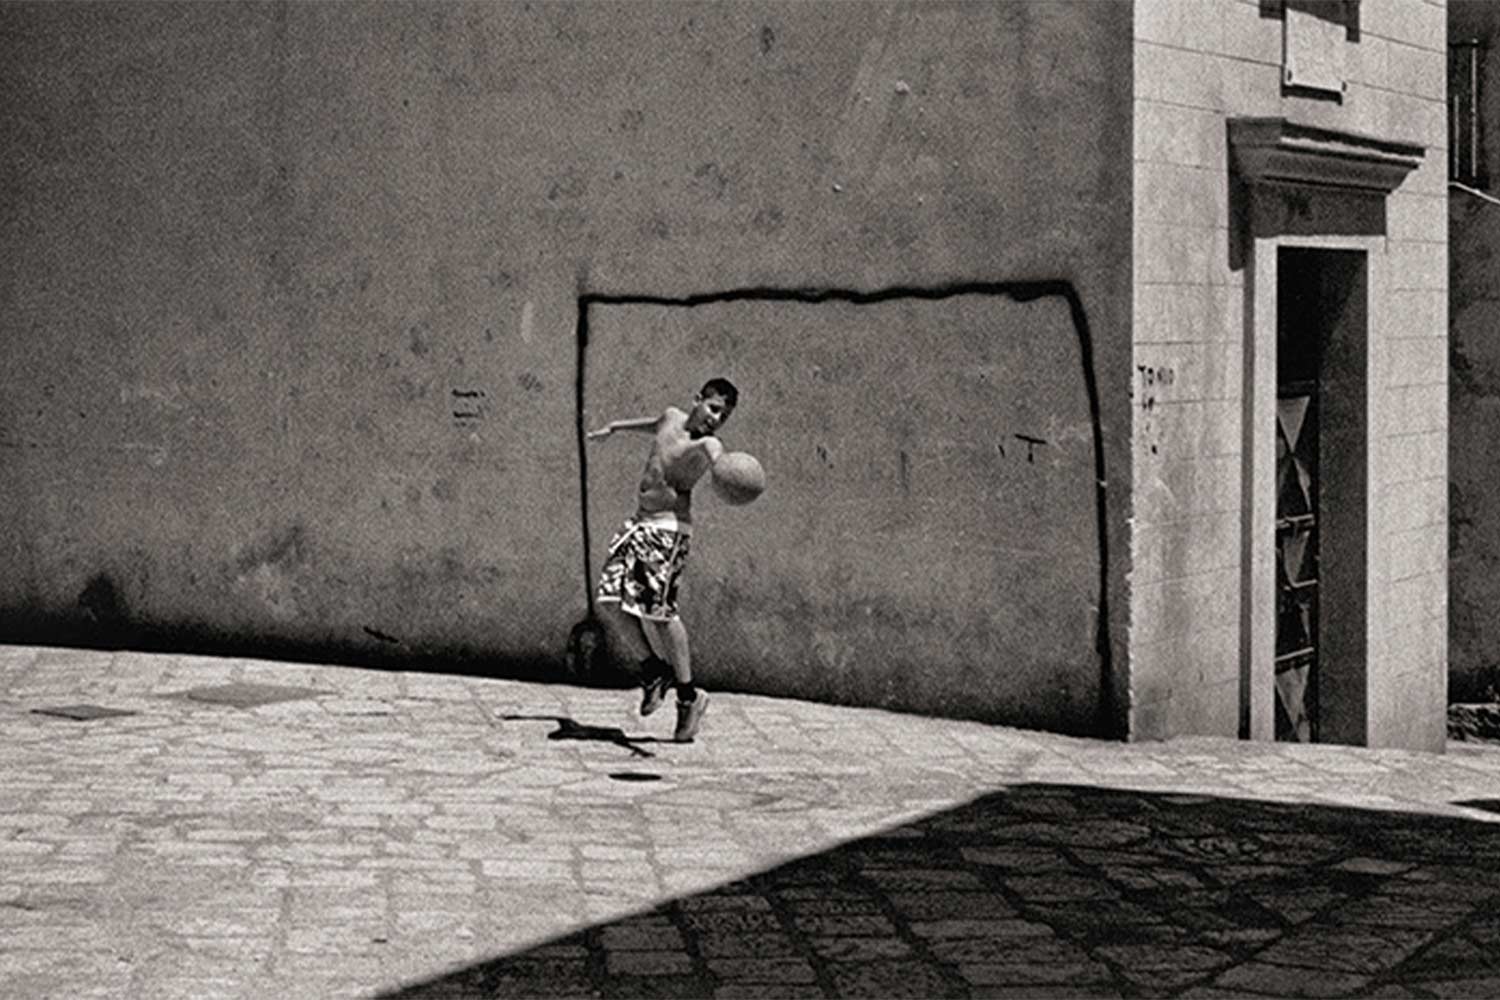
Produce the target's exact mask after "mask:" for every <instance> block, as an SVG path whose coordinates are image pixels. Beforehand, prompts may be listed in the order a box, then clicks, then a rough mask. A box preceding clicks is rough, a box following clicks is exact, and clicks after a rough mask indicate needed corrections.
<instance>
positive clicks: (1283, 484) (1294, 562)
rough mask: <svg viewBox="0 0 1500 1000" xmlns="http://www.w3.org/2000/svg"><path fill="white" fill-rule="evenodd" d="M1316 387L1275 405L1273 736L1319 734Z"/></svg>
mask: <svg viewBox="0 0 1500 1000" xmlns="http://www.w3.org/2000/svg"><path fill="white" fill-rule="evenodd" d="M1316 393H1317V390H1316V385H1315V384H1314V385H1311V386H1309V385H1307V384H1306V383H1302V384H1300V385H1285V384H1284V385H1283V386H1282V387H1281V392H1280V398H1278V399H1277V401H1276V738H1277V739H1278V740H1295V741H1297V742H1302V743H1306V742H1311V741H1312V740H1315V739H1317V730H1318V699H1317V694H1318V687H1317V679H1318V678H1317V669H1318V409H1317V394H1316Z"/></svg>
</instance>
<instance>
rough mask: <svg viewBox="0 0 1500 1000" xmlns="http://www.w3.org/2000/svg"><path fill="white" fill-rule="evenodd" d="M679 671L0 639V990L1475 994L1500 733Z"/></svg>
mask: <svg viewBox="0 0 1500 1000" xmlns="http://www.w3.org/2000/svg"><path fill="white" fill-rule="evenodd" d="M713 697H714V701H713V707H712V709H711V710H710V712H709V714H708V717H707V720H706V722H705V725H704V729H703V732H702V734H701V735H700V738H699V739H698V740H697V741H696V742H695V743H692V744H673V743H671V742H666V740H667V739H668V738H669V736H670V733H671V726H672V721H673V719H672V717H673V710H672V704H671V703H670V702H669V703H668V705H667V706H666V707H665V708H664V709H663V710H662V712H660V713H659V714H657V715H655V716H652V717H651V718H650V719H645V720H642V719H640V718H639V717H638V716H637V715H636V714H635V703H634V699H633V698H632V696H631V695H630V693H629V692H620V691H608V690H597V689H588V688H579V687H571V686H565V685H546V684H534V683H521V682H516V681H506V680H492V679H483V678H474V677H462V676H447V675H438V674H417V673H398V672H391V671H373V670H359V669H353V668H347V667H332V666H321V665H313V664H286V663H272V662H265V661H256V660H243V659H215V658H208V657H198V656H185V655H157V654H150V655H148V654H141V653H109V652H98V651H88V650H64V649H39V648H32V647H0V996H3V997H7V998H9V997H15V998H24V997H60V998H61V997H67V998H73V997H90V996H110V997H149V998H168V997H179V996H180V997H204V998H208V997H247V998H249V997H254V998H262V997H297V998H303V997H337V996H364V997H369V996H380V995H389V996H410V997H416V996H517V997H524V996H553V995H561V996H575V995H576V996H615V997H634V996H687V997H696V996H722V997H755V996H769V997H781V996H787V997H791V996H897V995H906V996H956V997H962V996H1018V997H1041V996H1067V997H1073V996H1104V997H1110V996H1125V997H1128V996H1194V997H1221V996H1222V997H1229V996H1255V995H1269V996H1380V997H1404V996H1500V947H1497V945H1500V905H1497V904H1500V898H1497V897H1500V826H1497V825H1496V823H1497V821H1500V815H1497V814H1496V813H1495V812H1493V811H1491V810H1494V809H1500V750H1497V749H1494V748H1489V747H1484V746H1480V745H1471V744H1463V743H1454V744H1450V749H1449V752H1448V753H1446V754H1440V755H1439V754H1422V753H1409V752H1402V751H1370V750H1360V749H1351V748H1338V747H1318V746H1288V745H1282V744H1250V743H1240V742H1236V741H1233V740H1220V739H1185V740H1176V741H1172V742H1169V743H1147V744H1132V745H1122V744H1118V743H1108V742H1102V741H1091V740H1079V739H1071V738H1067V737H1061V736H1054V735H1049V734H1043V733H1036V732H1028V731H1021V730H1015V729H1006V728H999V727H993V726H984V725H979V724H975V723H967V722H954V721H946V720H937V719H928V718H921V717H916V716H905V715H896V714H892V713H887V712H880V711H874V710H867V709H852V708H841V707H832V706H826V705H817V704H811V703H807V702H795V701H787V700H780V699H772V698H762V697H752V696H747V695H736V694H733V693H729V692H714V695H713ZM116 713H119V714H116Z"/></svg>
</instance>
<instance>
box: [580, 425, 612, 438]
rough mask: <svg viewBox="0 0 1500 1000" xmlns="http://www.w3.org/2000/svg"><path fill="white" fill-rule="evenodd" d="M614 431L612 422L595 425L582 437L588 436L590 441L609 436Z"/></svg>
mask: <svg viewBox="0 0 1500 1000" xmlns="http://www.w3.org/2000/svg"><path fill="white" fill-rule="evenodd" d="M614 432H615V427H614V424H605V425H604V426H603V427H596V428H595V429H593V430H591V431H589V432H588V433H587V434H585V435H584V437H586V438H588V439H589V440H590V441H597V440H599V439H600V438H607V437H609V436H610V435H611V434H613V433H614Z"/></svg>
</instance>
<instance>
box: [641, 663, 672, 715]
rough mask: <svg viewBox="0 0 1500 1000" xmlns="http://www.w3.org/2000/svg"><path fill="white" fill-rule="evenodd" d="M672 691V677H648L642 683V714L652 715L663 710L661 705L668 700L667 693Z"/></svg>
mask: <svg viewBox="0 0 1500 1000" xmlns="http://www.w3.org/2000/svg"><path fill="white" fill-rule="evenodd" d="M670 690H672V675H671V674H667V673H661V674H657V675H656V676H655V677H648V678H646V679H645V680H644V681H642V682H641V714H642V715H650V714H651V713H652V712H654V711H656V710H657V709H658V708H661V703H662V702H664V701H666V700H667V692H668V691H670Z"/></svg>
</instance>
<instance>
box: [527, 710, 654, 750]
mask: <svg viewBox="0 0 1500 1000" xmlns="http://www.w3.org/2000/svg"><path fill="white" fill-rule="evenodd" d="M500 718H502V719H505V720H507V721H512V722H514V721H520V722H555V723H557V728H556V729H554V730H553V731H552V732H550V733H548V734H547V739H549V740H597V741H599V742H601V743H613V744H614V745H615V746H618V747H624V748H625V749H626V750H629V751H630V752H631V753H633V754H635V755H636V756H637V757H655V756H656V754H654V753H652V752H651V751H649V750H642V749H641V748H640V747H638V746H636V744H637V743H662V742H664V741H663V740H661V739H658V738H657V737H655V736H626V735H625V730H623V729H620V728H618V727H615V726H585V725H582V724H580V723H577V722H574V721H573V720H572V719H570V718H568V717H567V716H564V715H502V716H500Z"/></svg>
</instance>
